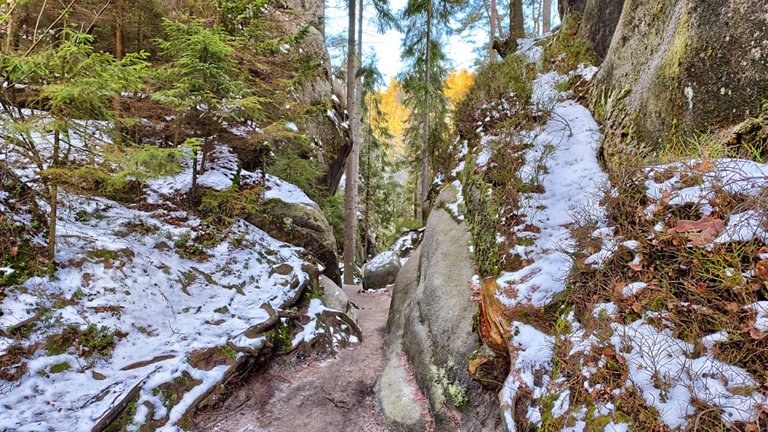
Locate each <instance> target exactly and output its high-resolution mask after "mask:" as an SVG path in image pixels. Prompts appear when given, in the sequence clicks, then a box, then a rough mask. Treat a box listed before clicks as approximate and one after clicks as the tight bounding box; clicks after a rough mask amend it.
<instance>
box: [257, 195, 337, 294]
mask: <svg viewBox="0 0 768 432" xmlns="http://www.w3.org/2000/svg"><path fill="white" fill-rule="evenodd" d="M268 205H269V208H268V209H267V210H266V211H264V212H263V213H260V214H253V215H249V216H248V218H247V221H248V222H250V223H252V224H253V225H255V226H257V227H259V228H261V229H263V230H264V231H266V232H267V233H268V234H269V235H271V236H272V237H274V238H276V239H278V240H280V241H284V242H286V243H290V244H293V245H296V246H299V247H303V248H304V249H306V250H307V251H308V252H309V253H311V254H312V255H313V256H314V257H315V258H317V259H318V260H320V262H321V263H323V265H324V266H325V270H323V274H325V275H326V276H328V277H329V278H330V279H331V280H332V281H334V282H335V283H336V284H340V283H341V273H340V272H339V257H338V255H337V254H336V240H335V239H334V237H333V229H332V228H331V225H330V224H329V223H328V220H327V219H326V218H325V215H324V214H323V212H322V210H320V208H319V207H317V206H316V205H307V204H300V203H287V202H283V201H280V200H276V199H274V200H270V201H269V204H268Z"/></svg>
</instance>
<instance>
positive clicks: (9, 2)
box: [3, 0, 16, 54]
mask: <svg viewBox="0 0 768 432" xmlns="http://www.w3.org/2000/svg"><path fill="white" fill-rule="evenodd" d="M15 7H16V4H15V0H6V2H5V10H4V11H3V12H5V13H7V14H8V22H7V24H6V26H5V45H4V46H3V52H4V53H6V54H10V53H11V48H13V32H14V31H16V30H15V28H14V24H15V20H14V16H15V15H14V13H13V9H15Z"/></svg>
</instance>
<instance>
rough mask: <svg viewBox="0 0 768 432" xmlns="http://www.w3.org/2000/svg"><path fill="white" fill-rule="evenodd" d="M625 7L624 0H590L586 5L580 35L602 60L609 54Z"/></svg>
mask: <svg viewBox="0 0 768 432" xmlns="http://www.w3.org/2000/svg"><path fill="white" fill-rule="evenodd" d="M623 9H624V0H589V1H588V2H587V4H586V6H585V7H584V12H583V14H582V17H581V24H580V25H579V33H578V35H579V37H581V38H583V39H585V40H586V41H587V42H588V43H589V46H590V48H591V49H592V51H594V52H595V54H597V57H598V59H600V60H601V61H602V60H604V59H605V56H606V55H608V49H609V48H610V47H611V40H612V39H613V34H614V32H615V31H616V26H617V25H618V24H619V18H621V11H622V10H623Z"/></svg>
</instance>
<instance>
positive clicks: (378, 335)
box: [197, 285, 392, 432]
mask: <svg viewBox="0 0 768 432" xmlns="http://www.w3.org/2000/svg"><path fill="white" fill-rule="evenodd" d="M359 289H360V287H359V286H352V285H348V286H345V287H344V291H346V293H347V295H349V299H350V300H351V301H352V302H353V303H354V304H355V305H357V307H358V308H359V311H358V324H359V325H360V328H361V329H362V331H363V342H362V343H360V344H356V345H354V346H352V347H351V348H348V349H345V350H342V351H341V352H339V353H338V354H337V355H336V358H329V359H325V360H320V361H315V360H310V361H308V362H307V363H303V364H300V365H296V366H294V365H290V364H284V362H276V363H275V364H274V365H273V366H270V367H269V369H268V370H267V371H266V372H265V373H262V374H259V375H258V376H257V377H255V378H254V379H253V380H252V381H251V382H250V383H248V384H247V385H245V386H244V387H243V388H242V389H240V390H238V391H236V392H235V394H233V395H232V397H230V398H229V400H228V401H227V402H226V403H225V404H224V406H222V407H221V408H220V409H219V410H218V411H217V412H214V413H210V414H206V415H205V417H204V418H202V419H197V420H198V422H199V423H198V426H199V429H198V430H200V431H209V432H298V431H301V432H326V431H334V432H335V431H340V432H341V431H349V432H380V431H382V432H383V431H386V430H387V429H386V428H385V427H384V426H382V425H381V424H380V423H379V421H378V419H377V418H376V400H375V393H374V386H375V385H376V380H377V378H378V376H379V375H380V373H381V370H382V368H383V367H384V337H385V336H386V329H387V315H388V312H389V303H390V300H391V297H392V295H391V289H388V290H385V291H380V292H376V293H371V294H362V293H358V290H359Z"/></svg>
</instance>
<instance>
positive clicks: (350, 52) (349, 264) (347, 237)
mask: <svg viewBox="0 0 768 432" xmlns="http://www.w3.org/2000/svg"><path fill="white" fill-rule="evenodd" d="M356 8H357V0H349V36H348V40H347V117H348V119H349V130H350V133H351V135H352V151H351V152H350V153H349V156H348V158H347V168H346V176H347V180H346V184H345V186H344V284H346V285H352V284H353V283H354V276H355V246H357V177H358V166H357V164H358V162H359V157H360V147H359V144H360V143H359V141H358V137H357V136H356V134H357V131H356V126H355V118H356V117H357V112H356V109H355V108H356V105H357V96H356V94H355V90H356V87H357V79H356V77H357V54H356V53H355V50H356V46H355V37H356V34H355V25H356V24H357V23H356V19H355V18H357V15H356V13H355V9H356Z"/></svg>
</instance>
